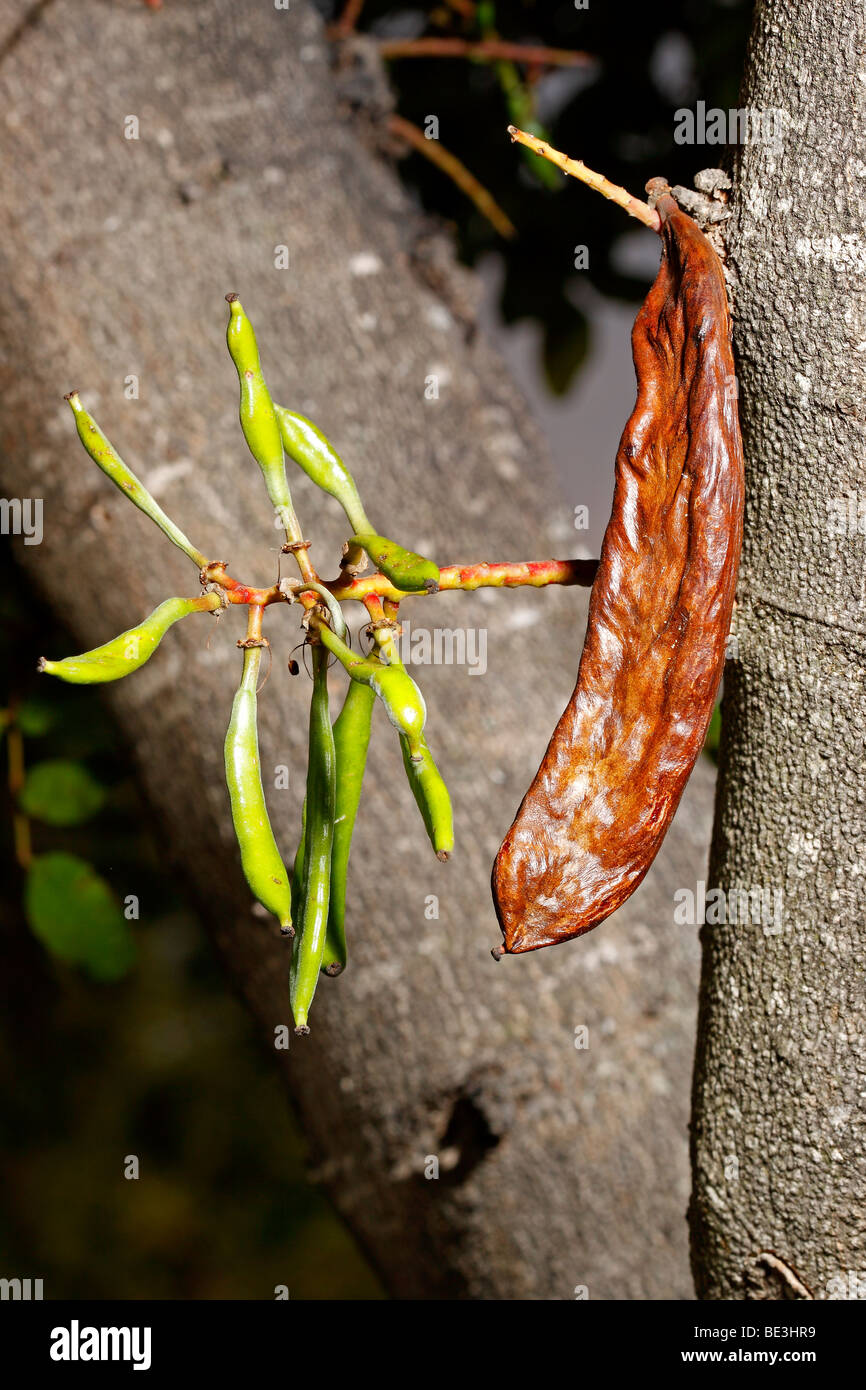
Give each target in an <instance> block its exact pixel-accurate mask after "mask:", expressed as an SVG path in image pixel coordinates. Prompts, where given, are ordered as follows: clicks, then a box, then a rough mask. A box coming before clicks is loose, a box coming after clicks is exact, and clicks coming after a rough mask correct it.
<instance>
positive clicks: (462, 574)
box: [202, 560, 598, 622]
mask: <svg viewBox="0 0 866 1390" xmlns="http://www.w3.org/2000/svg"><path fill="white" fill-rule="evenodd" d="M597 569H598V560H513V561H504V562H503V563H501V564H496V565H488V564H487V563H486V562H485V561H482V562H481V563H480V564H477V565H446V567H445V569H442V570H440V571H439V592H442V593H448V592H450V591H452V590H465V591H471V590H473V589H521V588H531V589H544V588H546V587H547V585H548V584H560V585H578V586H579V587H581V588H584V589H588V588H590V586H591V585H592V582H593V580H594V579H595V572H596V570H597ZM202 576H203V578H204V581H205V583H213V584H217V585H219V587H220V589H222V591H223V593H224V594H225V596H226V599H227V600H228V602H229V603H239V604H249V605H251V606H252V607H256V608H269V607H270V605H271V604H272V603H286V602H287V601H288V600H287V596H286V594H285V593H283V592H282V591H281V590H280V589H279V588H278V587H277V585H276V584H273V585H271V586H270V587H269V588H267V589H255V588H253V587H252V586H250V585H248V584H241V583H240V582H239V581H238V580H237V579H233V578H232V576H231V575H230V574H229V573H228V571H227V570H226V568H225V565H224V564H223V562H222V561H221V560H214V561H213V563H212V564H210V565H208V566H207V568H206V569H205V570H202ZM321 582H322V583H323V584H324V587H325V588H326V589H328V590H329V591H330V593H332V594H333V596H334V598H335V599H336V600H337V601H338V603H343V602H345V601H346V600H347V599H353V600H355V602H357V603H363V604H364V605H365V606H366V608H367V611H368V613H369V614H370V617H371V620H372V621H373V622H377V621H378V620H379V619H381V618H383V617H387V618H390V619H392V621H393V620H395V619H396V617H397V611H396V605H397V604H399V603H400V602H401V600H403V599H407V598H426V597H429V595H428V594H427V593H426V591H422V592H421V593H406V592H405V591H404V590H403V589H397V588H395V587H394V585H393V584H392V583H391V581H390V579H388V578H386V576H385V575H384V574H371V575H368V576H366V577H365V578H355V579H352V578H349V577H347V576H346V575H344V574H341V575H340V576H339V578H337V579H331V580H322V581H321ZM295 597H296V598H299V599H300V601H301V602H302V603H303V604H304V607H305V608H311V607H314V606H315V604H316V603H318V601H319V599H318V596H317V595H316V594H315V593H314V592H312V591H307V592H306V593H305V592H304V591H303V590H301V589H299V590H297V591H296V593H295ZM383 599H384V600H385V601H386V602H385V605H384V607H383V605H382V600H383ZM392 605H393V609H392Z"/></svg>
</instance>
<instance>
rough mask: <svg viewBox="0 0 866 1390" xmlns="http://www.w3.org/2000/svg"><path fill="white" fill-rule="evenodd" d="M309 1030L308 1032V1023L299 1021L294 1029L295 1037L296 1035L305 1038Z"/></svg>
mask: <svg viewBox="0 0 866 1390" xmlns="http://www.w3.org/2000/svg"><path fill="white" fill-rule="evenodd" d="M309 1032H310V1025H309V1023H299V1024H298V1026H297V1028H296V1029H295V1037H297V1038H306V1037H307V1036H308V1035H309Z"/></svg>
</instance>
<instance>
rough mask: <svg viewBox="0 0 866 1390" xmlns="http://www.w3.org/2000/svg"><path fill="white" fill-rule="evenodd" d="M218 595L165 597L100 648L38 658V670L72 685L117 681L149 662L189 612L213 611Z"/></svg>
mask: <svg viewBox="0 0 866 1390" xmlns="http://www.w3.org/2000/svg"><path fill="white" fill-rule="evenodd" d="M219 606H220V598H219V595H218V594H202V595H201V596H200V597H199V598H167V599H166V600H165V602H164V603H161V604H160V605H159V607H158V608H154V610H153V612H152V613H151V614H150V616H149V617H147V618H145V620H144V622H143V623H139V625H138V627H131V628H128V629H127V631H126V632H122V633H121V634H120V636H119V637H115V638H114V640H113V641H111V642H106V643H105V646H103V647H94V649H93V651H92V652H82V653H81V655H80V656H66V657H64V658H63V660H62V661H49V660H48V659H47V658H46V657H44V656H42V657H40V658H39V670H40V671H45V672H46V673H47V674H48V675H49V676H59V677H60V679H61V680H64V681H69V682H70V683H71V684H72V685H97V684H99V683H100V682H102V681H117V680H120V678H121V677H122V676H128V675H130V673H131V672H132V671H137V670H138V668H139V666H143V665H144V663H145V662H146V661H149V660H150V658H151V657H152V656H153V654H154V652H155V651H156V649H157V647H158V646H159V644H160V642H161V641H162V639H163V637H164V636H165V634H166V633H167V632H168V629H169V628H170V627H171V626H172V624H173V623H176V622H177V621H178V619H179V618H185V617H186V616H187V614H189V613H207V612H213V611H214V609H216V608H219Z"/></svg>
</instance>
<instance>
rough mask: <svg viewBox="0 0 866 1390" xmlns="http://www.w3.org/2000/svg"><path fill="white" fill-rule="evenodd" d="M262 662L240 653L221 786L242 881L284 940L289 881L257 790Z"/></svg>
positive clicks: (251, 650)
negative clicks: (238, 680)
mask: <svg viewBox="0 0 866 1390" xmlns="http://www.w3.org/2000/svg"><path fill="white" fill-rule="evenodd" d="M261 659H262V649H261V647H247V648H245V650H244V666H243V674H242V676H241V683H240V685H239V686H238V688H237V692H236V694H235V698H234V703H233V704H232V713H231V719H230V720H229V727H228V730H227V732H226V741H225V766H226V782H227V783H228V789H229V799H230V801H231V807H232V822H233V824H234V828H235V835H236V836H237V841H238V845H239V847H240V851H241V866H242V868H243V871H244V876H245V878H246V880H247V883H248V884H249V885H250V888H251V889H252V891H253V893H254V894H255V896H256V897H257V898H258V900H259V902H260V903H261V904H262V906H263V907H266V908H267V909H268V912H272V913H273V914H274V916H275V917H276V919H277V921H278V922H279V924H280V930H281V931H282V933H283V935H284V936H291V935H292V898H291V889H290V885H289V876H288V873H287V872H286V866H285V864H284V863H283V861H282V857H281V855H280V851H279V850H278V849H277V842H276V840H275V839H274V832H273V830H272V829H271V822H270V818H269V817H268V808H267V806H266V804H265V793H264V789H263V787H262V769H261V761H260V758H259V734H258V726H257V714H258V697H257V694H256V688H257V686H258V680H259V667H260V665H261Z"/></svg>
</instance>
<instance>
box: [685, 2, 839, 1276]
mask: <svg viewBox="0 0 866 1390" xmlns="http://www.w3.org/2000/svg"><path fill="white" fill-rule="evenodd" d="M864 48H866V32H864V12H863V6H862V4H861V3H860V0H839V3H837V4H833V5H829V4H826V3H817V2H816V0H811V3H803V0H763V3H759V4H758V5H757V6H756V10H755V20H754V30H753V34H752V40H751V47H750V52H749V57H748V63H747V69H746V75H745V81H744V88H743V94H742V98H741V105H742V106H743V107H751V108H754V109H755V110H756V111H758V112H766V111H767V110H769V109H770V108H779V109H781V111H782V112H783V113H785V115H784V117H783V122H784V124H783V128H782V133H781V144H780V146H778V147H775V148H774V147H773V144H772V143H771V144H769V145H768V144H766V143H748V144H746V145H745V146H744V147H742V148H741V150H740V151H739V157H738V160H737V163H736V167H735V170H734V186H735V193H734V202H733V214H734V215H733V218H732V221H731V223H730V232H729V237H728V248H729V256H728V261H729V267H730V269H731V270H732V272H733V276H734V280H733V284H734V292H735V306H736V321H735V346H736V350H737V357H738V372H739V379H740V412H741V420H742V426H743V440H744V445H745V454H746V525H745V541H744V550H743V563H742V570H741V579H740V586H739V590H738V613H737V621H736V636H737V641H738V648H739V652H738V657H737V659H736V660H735V661H733V662H732V663H729V667H728V673H727V674H726V693H725V704H724V734H723V745H722V762H721V768H722V772H721V775H720V779H719V788H718V794H717V807H716V826H715V831H714V836H713V847H712V857H711V868H710V883H712V884H715V885H717V886H718V887H719V888H722V889H724V890H725V891H726V893H727V895H728V905H730V901H731V894H732V893H733V892H736V891H737V890H741V891H743V892H748V891H749V890H757V889H763V890H764V891H765V893H766V894H769V895H770V897H769V900H768V899H766V898H765V904H764V905H765V907H766V906H769V907H770V911H769V912H768V913H767V914H766V923H765V925H748V924H743V921H742V914H738V915H739V923H738V924H732V923H731V922H730V921H729V922H728V924H727V925H707V926H705V927H704V929H703V947H704V956H703V975H702V983H701V999H700V1021H699V1036H698V1048H697V1058H696V1067H695V1077H694V1097H693V1100H694V1116H693V1127H692V1149H693V1154H692V1157H693V1182H694V1187H693V1196H692V1205H691V1233H692V1259H693V1267H694V1271H695V1278H696V1283H697V1288H698V1292H699V1295H700V1296H701V1297H703V1298H728V1299H729V1298H807V1297H809V1296H813V1297H815V1298H832V1297H836V1298H838V1297H857V1296H858V1294H857V1289H858V1287H859V1296H860V1297H863V1296H864V1281H866V1273H864V1271H866V1251H864V1246H863V1242H864V1221H863V1201H864V1191H866V1184H864V1144H863V1135H862V1118H863V1106H862V1096H863V1093H864V1082H866V1069H864V1060H863V1049H862V1039H863V1036H864V1030H866V1019H864V1015H863V1005H864V991H863V965H862V962H863V955H864V948H866V930H864V892H866V869H864V860H863V845H864V838H866V795H864V788H863V700H864V652H866V603H864V566H863V533H864V529H866V528H864V521H863V517H864V514H866V507H864V490H863V489H864V433H863V418H864V416H863V400H864V397H866V299H864V292H866V250H864V243H863V234H862V229H863V226H864V221H866V199H864V181H863V172H864V166H863V151H864V147H866V123H864V99H866V93H864V87H863V82H864V72H863V53H864ZM849 498H850V499H852V503H851V510H850V517H851V518H853V521H854V526H853V527H852V526H851V525H850V524H849V503H848V501H847V499H849ZM836 499H839V502H840V503H841V506H842V509H843V510H844V516H845V520H844V523H843V524H842V525H840V521H839V517H840V508H839V506H838V505H837V504H836ZM858 503H859V508H860V510H859V527H858V525H857V517H858V512H857V506H858ZM843 529H844V531H845V533H844V534H839V532H840V531H842V530H843ZM774 894H779V895H781V896H780V898H777V899H776V900H775V902H773V895H774ZM756 902H757V899H756ZM771 904H772V906H771ZM773 907H777V908H778V911H776V912H774V911H773ZM728 916H729V917H730V913H728ZM858 1129H859V1131H860V1132H859V1136H858Z"/></svg>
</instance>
